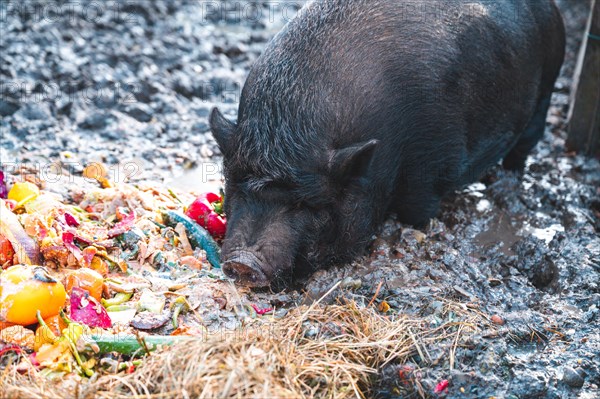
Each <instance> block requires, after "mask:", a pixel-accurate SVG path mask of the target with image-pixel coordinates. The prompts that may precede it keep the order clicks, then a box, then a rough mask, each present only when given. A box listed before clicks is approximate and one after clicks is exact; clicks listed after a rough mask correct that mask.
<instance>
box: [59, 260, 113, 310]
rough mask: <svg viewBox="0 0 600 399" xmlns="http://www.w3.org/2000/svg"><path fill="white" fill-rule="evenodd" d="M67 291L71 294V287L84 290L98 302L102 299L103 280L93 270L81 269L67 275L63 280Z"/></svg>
mask: <svg viewBox="0 0 600 399" xmlns="http://www.w3.org/2000/svg"><path fill="white" fill-rule="evenodd" d="M65 285H66V287H67V291H69V292H71V289H72V288H73V287H79V288H81V289H84V290H86V291H87V292H88V293H89V294H90V295H91V296H92V297H94V298H95V299H96V300H97V301H98V302H100V300H101V299H102V289H103V286H104V278H103V277H102V275H101V274H100V273H98V272H97V271H95V270H92V269H88V268H87V267H82V268H81V269H77V270H74V271H72V272H71V273H69V275H68V276H67V278H66V280H65Z"/></svg>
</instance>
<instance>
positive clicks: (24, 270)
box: [0, 265, 67, 326]
mask: <svg viewBox="0 0 600 399" xmlns="http://www.w3.org/2000/svg"><path fill="white" fill-rule="evenodd" d="M66 297H67V293H66V292H65V287H64V286H63V285H62V283H60V282H59V281H56V280H55V279H53V278H52V277H51V276H50V275H49V274H48V270H47V269H46V268H45V267H42V266H27V265H16V266H12V267H9V268H8V269H6V270H5V271H3V272H2V274H1V275H0V319H2V320H5V321H7V322H10V323H15V324H20V325H23V326H26V325H29V324H33V323H36V322H37V317H36V313H37V311H38V310H39V311H40V313H41V316H42V317H43V318H47V317H51V316H56V315H57V314H58V312H59V310H60V309H61V308H62V307H63V305H64V304H65V300H66Z"/></svg>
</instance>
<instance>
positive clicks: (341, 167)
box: [329, 140, 379, 183]
mask: <svg viewBox="0 0 600 399" xmlns="http://www.w3.org/2000/svg"><path fill="white" fill-rule="evenodd" d="M378 143H379V141H378V140H370V141H366V142H364V143H360V144H356V145H353V146H350V147H346V148H343V149H341V150H335V151H333V154H332V156H331V158H330V159H331V161H330V162H329V169H330V172H331V176H332V177H333V178H334V179H336V180H338V181H339V182H340V183H347V182H348V181H350V180H351V179H356V178H359V177H362V176H364V175H365V174H366V172H367V170H368V169H369V165H370V164H371V159H372V158H373V152H374V151H375V147H377V144H378Z"/></svg>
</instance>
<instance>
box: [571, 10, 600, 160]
mask: <svg viewBox="0 0 600 399" xmlns="http://www.w3.org/2000/svg"><path fill="white" fill-rule="evenodd" d="M573 88H574V91H573V97H572V98H573V101H572V106H571V110H570V112H569V137H568V139H567V147H568V148H569V149H571V150H575V151H578V152H582V153H585V154H587V155H595V156H599V157H600V0H592V11H591V14H590V19H589V21H588V25H587V29H586V33H585V38H584V40H583V43H582V46H581V53H580V55H579V61H578V62H577V68H576V69H575V75H574V77H573Z"/></svg>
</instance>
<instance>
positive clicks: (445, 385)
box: [433, 380, 448, 395]
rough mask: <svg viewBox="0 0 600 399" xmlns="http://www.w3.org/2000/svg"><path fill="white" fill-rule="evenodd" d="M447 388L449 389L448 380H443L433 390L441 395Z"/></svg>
mask: <svg viewBox="0 0 600 399" xmlns="http://www.w3.org/2000/svg"><path fill="white" fill-rule="evenodd" d="M446 389H448V380H442V381H440V382H439V383H438V384H437V385H436V387H435V389H434V390H433V392H435V393H436V394H438V395H439V394H441V393H442V392H444V391H445V390H446Z"/></svg>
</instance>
